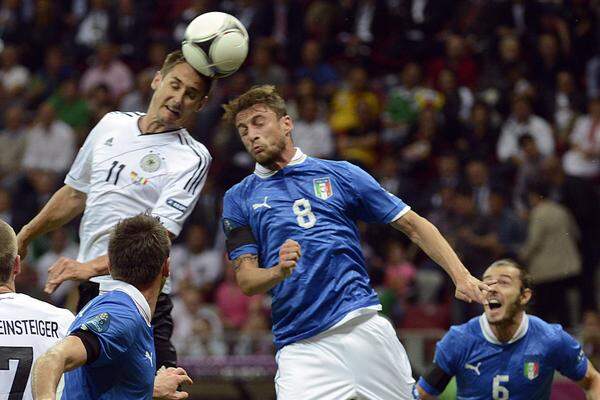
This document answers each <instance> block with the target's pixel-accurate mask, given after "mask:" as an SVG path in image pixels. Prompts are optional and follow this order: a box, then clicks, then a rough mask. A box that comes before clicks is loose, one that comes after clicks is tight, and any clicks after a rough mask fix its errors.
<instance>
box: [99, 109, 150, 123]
mask: <svg viewBox="0 0 600 400" xmlns="http://www.w3.org/2000/svg"><path fill="white" fill-rule="evenodd" d="M144 115H146V113H143V112H140V111H118V110H115V111H110V112H107V113H106V114H104V117H102V119H101V120H100V121H104V122H119V121H129V122H131V121H132V120H135V121H137V119H138V118H139V117H142V116H144Z"/></svg>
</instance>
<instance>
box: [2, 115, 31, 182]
mask: <svg viewBox="0 0 600 400" xmlns="http://www.w3.org/2000/svg"><path fill="white" fill-rule="evenodd" d="M24 114H25V110H24V109H23V107H21V106H19V105H13V106H11V107H9V108H7V109H6V110H5V111H4V129H2V131H1V132H0V180H3V181H4V180H7V181H8V182H10V181H12V180H14V179H15V174H17V173H19V171H20V170H21V164H22V160H23V154H25V149H26V147H27V130H26V127H25V123H24V122H25V121H24Z"/></svg>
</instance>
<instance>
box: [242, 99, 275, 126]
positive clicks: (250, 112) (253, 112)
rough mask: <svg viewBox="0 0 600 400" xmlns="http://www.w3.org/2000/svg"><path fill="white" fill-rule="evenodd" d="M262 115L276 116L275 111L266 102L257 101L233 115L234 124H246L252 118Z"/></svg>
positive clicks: (267, 116) (266, 116)
mask: <svg viewBox="0 0 600 400" xmlns="http://www.w3.org/2000/svg"><path fill="white" fill-rule="evenodd" d="M258 116H263V117H265V118H269V117H277V114H276V113H275V111H273V110H272V109H271V108H270V107H269V106H267V105H266V104H262V103H258V104H254V105H253V106H250V107H248V108H246V109H244V110H242V111H240V112H238V113H237V114H236V116H235V125H236V126H238V125H240V124H244V125H247V124H248V123H249V122H250V121H251V120H252V119H253V118H255V117H258Z"/></svg>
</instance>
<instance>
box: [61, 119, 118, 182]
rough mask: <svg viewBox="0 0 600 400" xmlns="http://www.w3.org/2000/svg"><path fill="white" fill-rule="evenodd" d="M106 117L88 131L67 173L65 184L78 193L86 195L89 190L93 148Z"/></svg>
mask: <svg viewBox="0 0 600 400" xmlns="http://www.w3.org/2000/svg"><path fill="white" fill-rule="evenodd" d="M107 116H108V114H107V115H105V116H104V117H103V118H102V119H101V120H100V121H99V122H98V123H97V124H96V126H95V127H94V128H93V129H92V130H91V131H90V133H89V134H88V136H87V138H86V139H85V142H84V143H83V146H81V148H80V149H79V152H78V153H77V157H75V161H73V164H72V165H71V169H70V170H69V173H68V174H67V176H66V177H65V184H66V185H69V186H71V187H72V188H74V189H76V190H78V191H80V192H83V193H88V192H89V190H90V183H91V177H92V161H93V154H94V146H95V143H96V141H97V140H98V137H99V136H100V132H101V131H102V125H103V124H104V123H105V121H106V119H107Z"/></svg>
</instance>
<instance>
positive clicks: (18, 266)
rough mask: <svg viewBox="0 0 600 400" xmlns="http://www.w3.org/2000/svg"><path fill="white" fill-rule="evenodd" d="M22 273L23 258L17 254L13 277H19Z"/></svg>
mask: <svg viewBox="0 0 600 400" xmlns="http://www.w3.org/2000/svg"><path fill="white" fill-rule="evenodd" d="M20 273H21V256H20V255H18V254H17V256H16V257H15V262H14V264H13V276H17V275H19V274H20Z"/></svg>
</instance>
